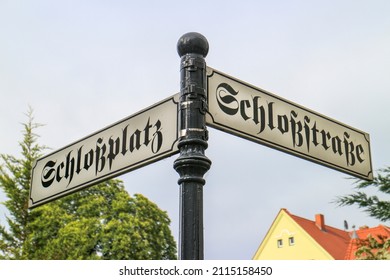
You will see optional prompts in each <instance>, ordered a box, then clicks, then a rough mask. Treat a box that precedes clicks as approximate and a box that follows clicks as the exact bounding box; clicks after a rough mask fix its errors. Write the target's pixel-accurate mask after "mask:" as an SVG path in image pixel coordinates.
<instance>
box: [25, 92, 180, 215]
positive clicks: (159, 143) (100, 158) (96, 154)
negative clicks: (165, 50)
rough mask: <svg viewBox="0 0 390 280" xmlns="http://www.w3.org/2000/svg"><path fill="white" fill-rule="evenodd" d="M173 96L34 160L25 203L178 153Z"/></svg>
mask: <svg viewBox="0 0 390 280" xmlns="http://www.w3.org/2000/svg"><path fill="white" fill-rule="evenodd" d="M178 99H179V95H178V94H176V95H174V96H172V97H170V98H168V99H166V100H163V101H161V102H159V103H158V104H155V105H153V106H151V107H149V108H147V109H145V110H143V111H141V112H138V113H136V114H134V115H132V116H130V117H128V118H125V119H123V120H121V121H119V122H117V123H115V124H113V125H111V126H108V127H106V128H104V129H102V130H100V131H98V132H95V133H93V134H92V135H90V136H87V137H85V138H83V139H81V140H79V141H77V142H75V143H73V144H70V145H68V146H66V147H64V148H62V149H60V150H58V151H55V152H53V153H51V154H49V155H46V156H44V157H42V158H40V159H38V160H37V161H36V162H35V164H34V167H33V171H32V182H31V189H30V201H29V207H30V208H32V207H35V206H38V205H41V204H43V203H46V202H49V201H51V200H54V199H57V198H59V197H62V196H64V195H67V194H69V193H72V192H75V191H77V190H80V189H82V188H85V187H88V186H91V185H94V184H97V183H99V182H101V181H104V180H107V179H109V178H112V177H115V176H118V175H120V174H123V173H125V172H129V171H131V170H134V169H136V168H139V167H141V166H144V165H147V164H149V163H152V162H155V161H157V160H160V159H162V158H166V157H168V156H171V155H173V154H175V153H177V152H178V148H177V143H176V141H177V139H178V134H177V124H178V120H177V112H178Z"/></svg>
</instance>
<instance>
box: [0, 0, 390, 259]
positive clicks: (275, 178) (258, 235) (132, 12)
mask: <svg viewBox="0 0 390 280" xmlns="http://www.w3.org/2000/svg"><path fill="white" fill-rule="evenodd" d="M389 15H390V2H389V1H387V0H383V1H379V0H371V1H359V0H354V1H352V0H349V1H339V0H338V1H333V0H331V1H255V0H254V1H248V0H241V1H226V0H224V1H201V0H198V1H122V0H113V1H78V0H77V1H76V0H74V1H49V0H47V1H44V0H36V1H27V0H26V1H7V0H0V41H1V43H0V97H1V99H0V100H1V110H0V135H1V138H0V153H5V154H12V155H20V149H19V146H18V141H20V140H21V137H22V135H21V130H22V125H21V123H23V122H25V121H26V120H27V118H26V116H25V115H24V113H26V112H27V110H28V106H31V107H32V108H33V109H34V112H35V113H34V115H35V120H36V121H37V122H39V123H44V124H46V125H45V126H44V127H42V128H39V130H37V133H38V134H39V135H40V138H39V141H40V143H41V144H43V145H47V146H49V147H51V148H53V149H54V150H55V149H59V148H61V147H63V146H65V145H67V144H69V143H72V142H74V141H76V140H78V139H80V138H82V137H84V136H86V135H89V134H91V133H92V132H95V131H97V130H99V129H102V128H104V127H105V126H107V125H110V124H112V123H114V122H116V121H118V120H120V119H122V118H124V117H126V116H129V115H132V114H134V113H136V112H137V111H139V110H142V109H144V108H146V107H148V106H150V105H152V104H154V103H156V102H158V101H160V100H162V99H165V98H166V97H169V96H171V95H172V94H174V93H177V92H178V91H179V86H180V85H179V79H180V75H179V64H180V58H179V56H178V54H177V51H176V44H177V41H178V39H179V38H180V36H181V35H183V34H184V33H187V32H190V31H197V32H200V33H202V34H203V35H204V36H205V37H206V38H207V39H208V41H209V45H210V51H209V54H208V56H207V57H206V62H207V64H208V66H210V67H213V68H215V69H218V70H220V71H222V72H225V73H227V74H229V75H231V76H234V77H236V78H238V79H240V80H243V81H246V82H248V83H250V84H253V85H255V86H257V87H260V88H263V89H265V90H267V91H270V92H272V93H274V94H276V95H278V96H281V97H283V98H286V99H288V100H291V101H293V102H295V103H298V104H300V105H303V106H305V107H307V108H310V109H312V110H314V111H317V112H319V113H321V114H323V115H326V116H329V117H331V118H333V119H336V120H338V121H340V122H343V123H345V124H348V125H350V126H352V127H355V128H358V129H360V130H362V131H365V132H368V133H369V134H370V137H371V152H372V162H373V168H374V170H375V171H377V170H378V169H380V168H384V167H386V166H388V165H389V164H390V162H389V156H390V149H389V143H390V131H389V124H390V114H389V108H390V78H389V73H390V16H389ZM209 132H210V140H209V148H208V150H207V151H206V153H207V156H208V157H209V158H210V159H211V160H212V162H213V163H212V166H211V169H210V171H209V172H208V173H207V174H206V180H207V182H206V185H205V187H204V220H205V224H204V234H205V258H206V259H251V258H252V256H253V254H254V253H255V251H256V249H257V248H258V246H259V244H260V242H261V241H262V239H263V237H264V236H265V234H266V233H267V230H268V228H269V227H270V226H271V224H272V221H273V219H274V218H275V216H276V215H277V213H278V211H279V210H280V208H287V209H288V210H289V211H290V212H291V213H293V214H295V215H299V216H302V217H305V218H308V219H314V215H315V214H316V213H322V214H324V215H325V222H326V224H328V225H331V226H334V227H338V228H343V221H344V220H347V221H348V223H349V225H350V227H351V226H352V225H356V226H361V225H369V226H376V225H378V224H379V223H380V222H379V221H378V220H374V219H371V218H369V217H368V216H367V214H365V213H363V212H362V211H361V210H359V209H357V208H354V207H337V206H336V205H335V204H334V203H332V201H333V200H334V199H335V198H336V197H337V196H340V195H345V194H348V193H351V192H352V187H353V180H349V179H347V178H349V177H350V176H348V175H346V174H344V173H341V172H338V171H335V170H332V169H329V168H327V167H323V166H320V165H317V164H314V163H312V162H308V161H305V160H303V159H300V158H297V157H294V156H291V155H288V154H285V153H282V152H279V151H276V150H273V149H270V148H267V147H264V146H261V145H259V144H256V143H253V142H249V141H247V140H244V139H241V138H238V137H235V136H232V135H229V134H227V133H223V132H220V131H217V130H215V129H212V128H209ZM175 158H177V156H173V157H171V158H168V159H165V160H162V161H159V162H157V163H154V164H152V165H149V166H146V167H143V168H141V169H138V170H135V171H133V172H131V173H128V174H125V175H122V176H120V179H122V180H123V181H124V182H125V185H126V189H127V190H128V191H129V193H130V194H134V193H142V194H144V195H146V196H147V197H148V198H149V199H150V200H152V201H154V202H155V203H157V204H158V206H159V207H160V208H161V209H163V210H165V211H167V212H168V214H169V216H170V218H171V220H172V224H171V229H172V232H173V234H174V236H175V239H176V240H178V233H179V229H178V228H179V186H178V185H177V179H178V177H179V176H178V174H177V173H176V171H175V170H174V169H173V161H174V160H175ZM374 174H376V172H375V173H374ZM373 194H376V193H375V192H373ZM4 200H5V196H4V194H3V193H1V194H0V201H4ZM4 215H5V209H4V208H0V219H1V221H2V223H3V224H4Z"/></svg>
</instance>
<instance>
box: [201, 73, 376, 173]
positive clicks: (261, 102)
mask: <svg viewBox="0 0 390 280" xmlns="http://www.w3.org/2000/svg"><path fill="white" fill-rule="evenodd" d="M207 82H208V106H209V114H208V115H207V117H206V122H207V125H209V126H211V127H214V128H217V129H219V130H222V131H226V132H229V133H231V134H233V135H236V136H239V137H242V138H245V139H248V140H251V141H254V142H256V143H259V144H263V145H266V146H268V147H271V148H275V149H278V150H280V151H283V152H286V153H289V154H292V155H295V156H298V157H300V158H303V159H307V160H310V161H313V162H316V163H319V164H322V165H325V166H327V167H330V168H333V169H336V170H339V171H342V172H345V173H347V174H350V175H353V176H355V177H358V178H361V179H365V180H372V176H373V173H372V164H371V153H370V138H369V135H368V134H367V133H365V132H362V131H360V130H357V129H355V128H353V127H350V126H347V125H345V124H343V123H340V122H338V121H336V120H333V119H331V118H329V117H326V116H324V115H321V114H319V113H317V112H314V111H312V110H309V109H306V108H304V107H303V106H300V105H297V104H295V103H293V102H291V101H288V100H286V99H283V98H281V97H279V96H276V95H274V94H272V93H269V92H267V91H265V90H262V89H260V88H257V87H254V86H252V85H250V84H247V83H244V82H242V81H240V80H238V79H236V78H233V77H230V76H228V75H226V74H223V73H221V72H219V71H217V70H215V69H212V68H209V67H208V69H207Z"/></svg>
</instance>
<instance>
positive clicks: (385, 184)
mask: <svg viewBox="0 0 390 280" xmlns="http://www.w3.org/2000/svg"><path fill="white" fill-rule="evenodd" d="M379 171H380V172H379V173H378V175H377V176H375V177H374V179H373V180H372V181H363V180H359V181H357V186H356V187H355V188H356V189H357V191H356V192H355V193H352V194H349V195H346V196H341V197H338V198H337V199H336V201H335V202H336V203H337V204H338V205H339V206H348V205H356V206H358V207H359V208H361V209H363V211H365V212H366V213H368V214H369V216H371V217H373V218H376V219H378V220H380V221H382V222H387V221H390V201H386V200H382V199H380V198H379V197H378V196H376V195H371V196H370V195H367V194H366V193H365V192H364V191H363V190H364V189H366V188H368V187H374V188H376V189H377V191H378V192H381V193H383V196H384V197H388V195H390V167H387V168H384V169H381V170H379ZM357 242H358V243H357V246H358V249H357V251H356V252H355V255H356V258H357V259H364V260H386V259H389V258H390V237H389V236H387V237H386V236H377V238H375V237H373V236H368V237H367V238H365V239H358V240H357Z"/></svg>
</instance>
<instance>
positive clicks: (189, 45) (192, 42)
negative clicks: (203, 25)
mask: <svg viewBox="0 0 390 280" xmlns="http://www.w3.org/2000/svg"><path fill="white" fill-rule="evenodd" d="M208 52H209V42H208V41H207V39H206V37H204V36H203V35H202V34H200V33H197V32H189V33H186V34H184V35H183V36H181V37H180V39H179V41H178V42H177V53H178V54H179V55H180V57H182V56H183V55H186V54H189V53H194V54H200V55H202V56H203V57H206V56H207V53H208Z"/></svg>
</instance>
